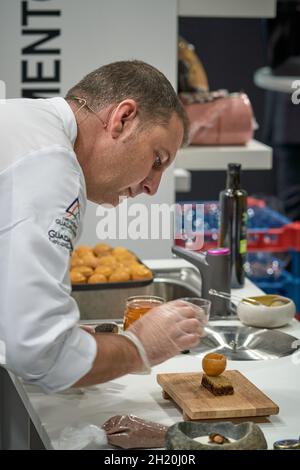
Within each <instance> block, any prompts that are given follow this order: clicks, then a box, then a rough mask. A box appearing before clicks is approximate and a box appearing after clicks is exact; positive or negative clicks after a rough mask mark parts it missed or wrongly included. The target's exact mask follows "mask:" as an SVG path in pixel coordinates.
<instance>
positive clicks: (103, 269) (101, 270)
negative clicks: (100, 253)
mask: <svg viewBox="0 0 300 470" xmlns="http://www.w3.org/2000/svg"><path fill="white" fill-rule="evenodd" d="M112 273H113V269H112V268H111V267H110V266H105V265H102V266H97V268H96V269H95V274H103V275H104V276H105V277H107V278H109V276H111V275H112Z"/></svg>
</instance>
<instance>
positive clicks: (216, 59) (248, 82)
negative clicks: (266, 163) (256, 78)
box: [177, 18, 275, 200]
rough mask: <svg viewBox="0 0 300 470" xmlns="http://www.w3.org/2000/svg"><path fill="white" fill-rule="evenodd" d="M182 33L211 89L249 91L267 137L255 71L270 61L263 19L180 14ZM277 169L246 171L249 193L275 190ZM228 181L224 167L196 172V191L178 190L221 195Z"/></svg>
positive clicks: (209, 196)
mask: <svg viewBox="0 0 300 470" xmlns="http://www.w3.org/2000/svg"><path fill="white" fill-rule="evenodd" d="M179 35H180V36H183V37H184V38H185V39H187V40H188V41H189V42H191V43H192V44H193V45H194V46H195V50H196V52H197V54H198V56H199V58H200V60H201V61H202V63H203V65H204V67H205V70H206V73H207V75H208V80H209V86H210V89H211V90H217V89H220V88H226V89H228V90H229V91H230V92H235V91H241V90H243V91H245V92H246V93H247V94H248V96H249V98H250V100H251V103H252V106H253V109H254V114H255V117H256V120H257V122H258V124H259V129H258V130H257V131H256V132H255V138H256V139H257V140H260V141H263V123H264V97H265V92H264V90H262V89H260V88H258V87H257V86H256V85H255V84H254V82H253V74H254V72H255V70H257V69H258V68H259V67H262V66H264V65H266V57H265V50H264V47H263V32H262V23H261V20H259V19H227V18H225V19H224V18H217V19H216V18H180V20H179ZM274 181H275V180H274V170H271V171H245V172H243V175H242V182H243V187H244V188H245V189H246V190H247V191H248V193H249V194H266V195H274V194H275V182H274ZM224 185H225V172H224V171H197V172H192V191H191V192H190V193H177V200H190V199H192V200H197V199H201V200H204V199H205V200H209V199H218V195H219V192H220V191H221V189H223V188H224Z"/></svg>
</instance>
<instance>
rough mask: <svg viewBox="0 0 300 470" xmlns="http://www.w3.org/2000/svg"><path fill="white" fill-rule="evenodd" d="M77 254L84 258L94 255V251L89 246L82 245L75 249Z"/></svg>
mask: <svg viewBox="0 0 300 470" xmlns="http://www.w3.org/2000/svg"><path fill="white" fill-rule="evenodd" d="M75 253H76V255H78V256H79V257H80V258H82V256H84V255H88V254H93V250H92V248H91V247H90V246H88V245H80V246H78V247H77V248H76V249H75Z"/></svg>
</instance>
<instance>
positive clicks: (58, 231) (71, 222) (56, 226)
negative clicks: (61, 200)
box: [48, 197, 80, 253]
mask: <svg viewBox="0 0 300 470" xmlns="http://www.w3.org/2000/svg"><path fill="white" fill-rule="evenodd" d="M79 221H80V203H79V199H78V197H77V198H76V199H74V201H73V202H72V203H71V204H70V205H69V206H68V207H67V209H66V210H65V213H64V214H63V215H62V216H59V217H57V218H56V219H55V221H54V222H53V223H52V224H51V227H50V229H49V231H48V236H49V240H50V241H51V242H52V243H54V244H55V245H59V246H62V247H63V248H66V249H67V250H69V251H70V253H72V251H73V240H74V239H75V238H76V235H77V231H78V225H79Z"/></svg>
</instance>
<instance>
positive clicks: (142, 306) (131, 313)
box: [124, 299, 163, 330]
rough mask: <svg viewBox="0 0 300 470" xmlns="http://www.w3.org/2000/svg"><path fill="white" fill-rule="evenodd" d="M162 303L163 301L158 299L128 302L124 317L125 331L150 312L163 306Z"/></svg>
mask: <svg viewBox="0 0 300 470" xmlns="http://www.w3.org/2000/svg"><path fill="white" fill-rule="evenodd" d="M162 303H163V301H161V300H157V299H136V300H132V301H129V302H127V307H126V311H125V316H124V330H126V329H127V328H128V327H129V326H130V325H131V324H132V323H133V322H135V321H136V320H138V319H139V318H140V317H142V316H143V315H144V314H145V313H147V312H148V311H149V310H151V309H152V308H154V307H157V306H158V305H161V304H162Z"/></svg>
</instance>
